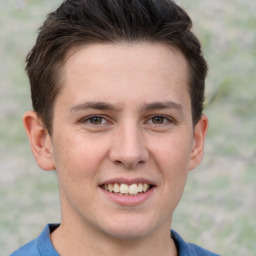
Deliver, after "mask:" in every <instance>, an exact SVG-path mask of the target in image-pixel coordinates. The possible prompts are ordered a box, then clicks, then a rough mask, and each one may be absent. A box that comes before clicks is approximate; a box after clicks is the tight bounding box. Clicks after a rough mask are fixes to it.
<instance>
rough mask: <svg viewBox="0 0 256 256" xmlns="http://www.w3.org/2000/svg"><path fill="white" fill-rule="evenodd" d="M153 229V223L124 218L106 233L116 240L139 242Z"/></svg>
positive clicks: (139, 219) (116, 221)
mask: <svg viewBox="0 0 256 256" xmlns="http://www.w3.org/2000/svg"><path fill="white" fill-rule="evenodd" d="M113 219H114V218H113ZM153 229H154V228H153V225H152V221H145V218H144V219H142V218H129V219H127V218H126V219H125V218H124V219H122V220H120V219H119V220H115V222H114V223H113V225H112V226H109V225H108V228H107V232H106V233H108V235H109V236H111V237H113V238H115V239H120V240H138V239H143V238H144V237H146V236H148V235H149V234H150V233H151V232H153Z"/></svg>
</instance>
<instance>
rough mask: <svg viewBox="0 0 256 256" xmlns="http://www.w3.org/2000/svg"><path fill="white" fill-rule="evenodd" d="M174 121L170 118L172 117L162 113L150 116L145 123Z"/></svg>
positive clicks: (157, 123)
mask: <svg viewBox="0 0 256 256" xmlns="http://www.w3.org/2000/svg"><path fill="white" fill-rule="evenodd" d="M173 122H174V121H173V120H172V118H170V117H167V116H164V115H155V116H153V117H151V118H150V119H149V120H148V122H147V123H149V124H156V125H159V124H167V123H173Z"/></svg>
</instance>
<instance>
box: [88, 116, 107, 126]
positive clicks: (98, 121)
mask: <svg viewBox="0 0 256 256" xmlns="http://www.w3.org/2000/svg"><path fill="white" fill-rule="evenodd" d="M103 120H104V119H103V117H101V116H93V117H90V118H89V119H88V121H89V122H90V123H91V124H93V125H99V124H102V122H103Z"/></svg>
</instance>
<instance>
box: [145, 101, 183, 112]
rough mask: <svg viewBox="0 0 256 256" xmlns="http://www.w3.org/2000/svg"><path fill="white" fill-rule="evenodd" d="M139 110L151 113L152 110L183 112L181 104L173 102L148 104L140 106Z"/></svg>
mask: <svg viewBox="0 0 256 256" xmlns="http://www.w3.org/2000/svg"><path fill="white" fill-rule="evenodd" d="M141 109H142V110H143V111H152V110H160V109H176V110H179V111H182V110H183V107H182V105H181V104H179V103H176V102H174V101H167V102H152V103H149V104H144V105H142V107H141Z"/></svg>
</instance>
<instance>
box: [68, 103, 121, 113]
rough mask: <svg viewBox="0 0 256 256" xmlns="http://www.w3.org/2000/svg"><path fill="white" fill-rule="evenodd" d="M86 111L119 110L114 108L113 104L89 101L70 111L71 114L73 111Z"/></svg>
mask: <svg viewBox="0 0 256 256" xmlns="http://www.w3.org/2000/svg"><path fill="white" fill-rule="evenodd" d="M86 109H98V110H111V111H115V110H117V109H118V108H116V107H115V106H113V105H112V104H109V103H107V102H101V101H99V102H94V101H89V102H85V103H82V104H78V105H76V106H74V107H72V108H71V109H70V112H72V111H81V110H86Z"/></svg>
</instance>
